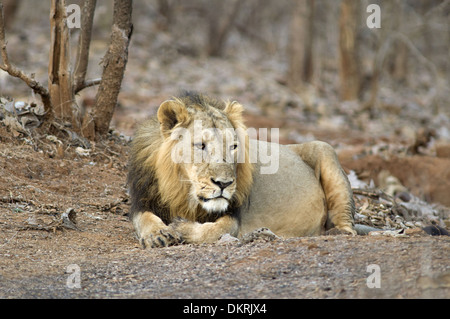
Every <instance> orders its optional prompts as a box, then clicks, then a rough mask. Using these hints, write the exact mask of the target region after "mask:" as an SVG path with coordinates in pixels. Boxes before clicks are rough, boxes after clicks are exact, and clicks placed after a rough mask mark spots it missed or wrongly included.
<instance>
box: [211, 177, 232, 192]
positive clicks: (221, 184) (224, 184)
mask: <svg viewBox="0 0 450 319" xmlns="http://www.w3.org/2000/svg"><path fill="white" fill-rule="evenodd" d="M211 182H213V183H214V184H216V185H217V186H219V187H220V188H221V189H222V190H223V189H225V188H227V187H228V186H230V185H231V184H233V180H231V181H230V180H226V181H224V180H220V179H214V178H211Z"/></svg>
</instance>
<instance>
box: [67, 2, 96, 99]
mask: <svg viewBox="0 0 450 319" xmlns="http://www.w3.org/2000/svg"><path fill="white" fill-rule="evenodd" d="M96 3H97V0H85V1H84V5H83V10H82V12H81V30H80V38H79V40H78V50H77V62H76V64H75V71H74V81H73V82H74V93H75V94H76V93H77V92H78V91H80V90H81V89H82V88H84V87H85V80H86V72H87V68H88V63H89V47H90V44H91V35H92V24H93V21H94V12H95V6H96Z"/></svg>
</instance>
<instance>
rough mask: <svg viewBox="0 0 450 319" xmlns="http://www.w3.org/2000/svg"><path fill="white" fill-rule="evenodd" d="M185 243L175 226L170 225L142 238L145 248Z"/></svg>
mask: <svg viewBox="0 0 450 319" xmlns="http://www.w3.org/2000/svg"><path fill="white" fill-rule="evenodd" d="M181 243H183V237H182V236H181V234H180V233H179V232H178V231H177V230H175V229H174V228H173V227H171V226H168V227H165V228H162V229H160V230H159V231H157V232H155V233H153V234H148V235H147V236H144V237H142V238H141V245H142V246H143V247H144V248H160V247H168V246H174V245H178V244H181Z"/></svg>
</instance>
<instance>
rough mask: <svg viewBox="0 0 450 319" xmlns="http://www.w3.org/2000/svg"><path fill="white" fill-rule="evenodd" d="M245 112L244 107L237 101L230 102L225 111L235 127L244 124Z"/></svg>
mask: <svg viewBox="0 0 450 319" xmlns="http://www.w3.org/2000/svg"><path fill="white" fill-rule="evenodd" d="M243 111H244V108H243V106H242V105H241V104H239V103H238V102H236V101H233V102H228V103H227V105H226V107H225V109H224V112H225V113H226V114H227V116H228V118H229V119H230V121H231V123H233V126H234V127H237V126H240V125H241V124H242V123H243V118H242V113H243Z"/></svg>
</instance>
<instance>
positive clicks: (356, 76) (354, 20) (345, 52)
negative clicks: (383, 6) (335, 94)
mask: <svg viewBox="0 0 450 319" xmlns="http://www.w3.org/2000/svg"><path fill="white" fill-rule="evenodd" d="M359 18H360V1H355V0H342V2H341V13H340V17H339V78H340V90H339V93H340V98H341V99H342V100H344V101H346V100H357V99H358V93H359V88H360V85H361V84H360V78H361V75H360V69H361V68H360V62H359V55H358V41H357V31H358V21H359Z"/></svg>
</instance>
